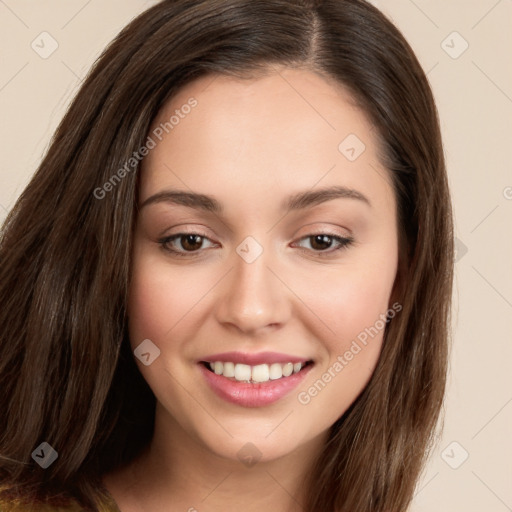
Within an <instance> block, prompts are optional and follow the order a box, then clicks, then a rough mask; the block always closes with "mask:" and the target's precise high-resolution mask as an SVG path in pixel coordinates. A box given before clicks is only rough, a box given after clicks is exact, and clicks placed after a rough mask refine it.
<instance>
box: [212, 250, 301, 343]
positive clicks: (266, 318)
mask: <svg viewBox="0 0 512 512" xmlns="http://www.w3.org/2000/svg"><path fill="white" fill-rule="evenodd" d="M269 260H270V258H269V257H268V251H264V252H263V253H262V254H261V255H260V256H259V257H258V258H257V259H256V260H255V261H252V262H251V263H248V262H247V261H245V260H244V259H243V258H241V257H240V256H239V255H238V254H236V253H235V254H234V255H233V264H234V268H233V269H232V271H231V272H229V274H228V276H226V277H227V279H226V280H225V281H224V283H223V285H222V288H221V290H220V295H219V296H218V298H217V302H216V310H215V312H216V318H217V321H218V322H219V323H221V324H222V325H223V326H225V327H227V328H230V329H236V330H238V331H239V332H243V333H245V334H251V335H253V336H257V335H260V334H263V333H265V332H267V331H268V330H273V329H277V328H280V327H282V326H283V325H284V324H285V323H286V322H287V320H288V319H289V317H290V314H291V308H292V304H291V300H290V293H291V292H290V291H289V290H288V288H286V286H285V285H284V284H283V282H282V281H281V280H280V279H279V278H278V277H277V276H276V274H278V272H276V270H274V269H273V268H272V267H273V265H272V264H271V262H270V261H269ZM269 267H270V268H269ZM281 279H282V278H281Z"/></svg>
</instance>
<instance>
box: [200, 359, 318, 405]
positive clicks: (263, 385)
mask: <svg viewBox="0 0 512 512" xmlns="http://www.w3.org/2000/svg"><path fill="white" fill-rule="evenodd" d="M312 367H313V365H312V364H309V365H308V366H306V367H305V368H303V369H302V370H301V371H300V372H298V373H294V374H292V375H290V376H289V377H282V378H281V379H276V380H269V381H267V382H257V383H255V384H251V383H247V382H238V381H235V380H231V379H228V378H227V377H224V376H223V375H217V374H216V373H214V372H211V371H210V370H208V369H207V368H206V367H205V366H204V365H203V364H201V363H200V364H199V368H200V371H201V372H202V374H203V376H204V378H205V379H206V382H207V383H208V384H209V385H210V387H211V388H212V390H213V391H214V393H216V394H217V395H218V396H220V397H221V398H223V399H224V400H226V401H227V402H231V403H232V404H236V405H241V406H242V407H263V406H265V405H269V404H272V403H274V402H277V401H278V400H280V399H281V398H283V397H284V396H285V395H287V394H288V393H290V392H291V391H293V390H294V389H295V388H296V387H297V386H298V385H299V384H300V383H301V382H302V381H303V380H304V377H305V376H306V375H307V374H308V372H309V370H311V368H312Z"/></svg>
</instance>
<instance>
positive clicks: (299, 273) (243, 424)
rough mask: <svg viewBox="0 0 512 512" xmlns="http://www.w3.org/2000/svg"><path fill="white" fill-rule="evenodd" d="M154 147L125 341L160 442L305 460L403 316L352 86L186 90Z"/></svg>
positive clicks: (208, 85) (382, 184) (392, 228)
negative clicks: (395, 319) (149, 396)
mask: <svg viewBox="0 0 512 512" xmlns="http://www.w3.org/2000/svg"><path fill="white" fill-rule="evenodd" d="M166 123H167V124H166ZM150 137H151V140H152V142H149V139H148V142H149V143H148V147H150V149H149V153H148V154H147V156H146V157H145V159H144V161H143V164H142V169H141V182H140V191H139V205H140V211H139V215H138V221H137V227H136V233H135V239H134V253H133V267H132V281H131V289H130V300H129V330H130V339H131V345H132V349H133V350H134V351H135V352H136V354H137V353H138V352H139V353H140V352H142V353H144V354H145V355H144V356H143V357H142V358H141V359H142V360H143V361H144V363H142V362H141V360H139V358H137V359H136V362H137V364H138V366H139V368H140V371H141V373H142V374H143V376H144V378H145V379H146V381H147V382H148V384H149V386H150V387H151V389H152V390H153V392H154V394H155V396H156V399H157V412H156V423H157V430H158V431H159V432H166V433H167V435H168V436H169V437H170V438H172V437H173V436H177V437H180V436H181V438H182V439H185V438H186V439H187V442H191V443H193V444H194V445H195V446H198V447H200V449H201V450H203V452H204V453H214V454H216V455H217V456H220V457H223V458H225V459H233V460H236V459H237V458H240V457H241V456H243V455H244V450H249V451H251V450H254V451H255V454H257V457H258V458H260V457H261V459H264V460H272V459H275V458H278V457H282V456H284V455H286V454H289V453H292V452H296V451H297V450H300V448H301V447H303V446H306V445H307V444H308V443H310V442H314V440H315V439H319V438H321V437H322V436H324V435H325V433H326V432H327V431H328V429H329V427H330V426H331V425H332V424H333V423H334V422H335V421H336V420H337V419H338V418H339V417H340V416H341V415H342V414H343V413H344V412H345V411H346V409H347V408H348V407H349V406H350V405H351V403H352V402H353V401H354V400H355V399H356V398H357V396H358V395H359V394H360V392H361V391H362V390H363V388H364V387H365V385H366V384H367V383H368V381H369V379H370V377H371V375H372V372H373V370H374V368H375V365H376V363H377V360H378V357H379V354H380V351H381V346H382V342H383V332H384V326H385V315H386V312H388V311H391V312H392V313H395V309H394V308H393V304H392V301H391V293H392V288H393V284H394V281H395V276H396V271H397V260H398V237H397V224H396V223H397V220H396V203H395V197H394V192H393V188H392V183H391V177H390V175H389V172H388V171H387V170H385V169H384V168H383V167H382V165H381V163H380V162H379V160H378V158H377V139H376V136H375V132H374V131H373V130H372V126H371V124H370V123H369V121H368V119H367V118H366V117H365V115H364V114H363V112H362V111H361V110H359V109H358V108H357V107H356V106H355V105H354V103H353V102H352V101H351V98H350V96H349V95H348V93H347V92H346V91H345V90H344V89H343V88H342V87H341V86H340V85H338V84H337V83H334V82H332V81H328V80H326V79H325V78H322V77H321V76H319V75H317V74H314V73H312V72H310V71H305V70H298V69H294V70H292V69H281V70H280V71H279V72H272V73H270V74H269V75H268V76H265V77H262V78H257V79H250V80H238V79H234V78H229V77H224V76H217V77H216V78H215V79H213V78H212V76H209V77H204V78H201V79H199V80H197V81H195V82H193V83H191V84H189V85H187V86H186V87H184V88H183V89H181V91H180V92H179V94H178V95H176V96H174V97H173V99H172V100H171V101H170V102H169V103H168V104H167V105H165V107H164V108H163V109H162V111H161V112H160V113H159V115H158V117H157V118H156V119H155V121H154V123H153V126H152V128H151V131H150ZM153 143H154V144H153ZM152 146H154V147H152ZM144 340H149V341H144ZM143 341H144V344H143V345H141V343H143ZM137 350H138V352H137ZM210 363H211V364H210ZM158 426H159V427H158ZM247 443H252V445H254V447H256V449H255V448H254V447H251V448H249V446H252V445H248V444H247ZM249 455H251V454H250V453H249Z"/></svg>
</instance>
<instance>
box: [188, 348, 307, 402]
mask: <svg viewBox="0 0 512 512" xmlns="http://www.w3.org/2000/svg"><path fill="white" fill-rule="evenodd" d="M265 361H267V362H265ZM197 363H198V365H197V366H198V368H199V370H200V373H201V374H202V375H203V378H204V380H205V383H206V384H207V386H208V387H209V388H210V390H211V391H213V393H214V394H215V395H217V396H218V397H220V398H222V399H223V400H224V401H226V402H228V403H230V404H234V405H237V406H242V407H264V406H267V405H270V404H272V403H274V402H277V401H278V400H281V399H282V398H284V397H285V396H286V395H288V394H290V393H291V392H292V391H293V390H294V389H295V388H297V387H298V386H299V385H300V384H301V382H303V380H304V379H305V377H306V375H307V374H308V373H309V372H310V371H311V369H312V368H313V367H314V365H315V363H314V361H313V360H312V359H301V358H299V357H293V356H287V355H284V354H275V353H266V354H264V353H260V354H240V353H233V352H231V353H225V354H216V355H215V356H213V357H207V358H205V359H204V360H200V361H198V362H197ZM249 363H252V364H249Z"/></svg>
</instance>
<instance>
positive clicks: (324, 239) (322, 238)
mask: <svg viewBox="0 0 512 512" xmlns="http://www.w3.org/2000/svg"><path fill="white" fill-rule="evenodd" d="M313 239H314V244H313V247H314V246H315V245H316V244H319V245H320V247H314V248H315V249H328V248H329V246H330V245H331V237H330V236H329V235H315V236H314V237H313ZM322 244H324V245H322Z"/></svg>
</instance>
